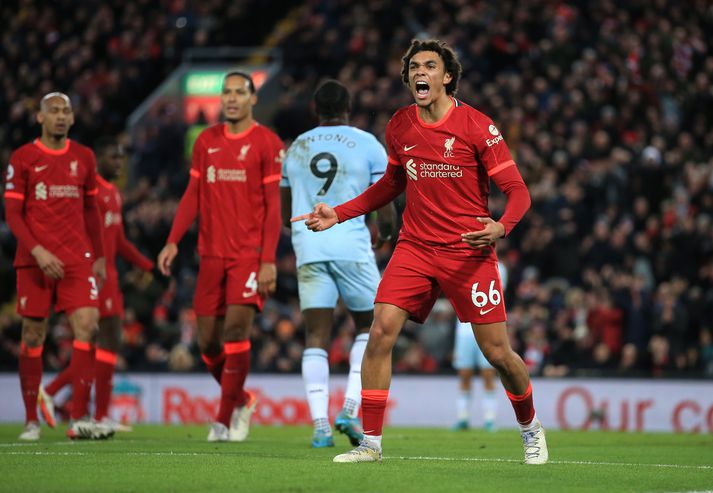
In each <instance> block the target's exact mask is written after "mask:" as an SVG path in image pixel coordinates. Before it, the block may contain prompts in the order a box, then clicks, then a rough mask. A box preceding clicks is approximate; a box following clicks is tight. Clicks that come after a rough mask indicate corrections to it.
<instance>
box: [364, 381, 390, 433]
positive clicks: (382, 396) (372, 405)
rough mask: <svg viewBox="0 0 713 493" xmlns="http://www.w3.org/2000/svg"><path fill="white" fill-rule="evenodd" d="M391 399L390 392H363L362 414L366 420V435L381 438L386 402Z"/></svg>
mask: <svg viewBox="0 0 713 493" xmlns="http://www.w3.org/2000/svg"><path fill="white" fill-rule="evenodd" d="M388 399H389V391H388V390H364V389H362V391H361V414H362V417H363V418H364V434H365V435H372V436H381V430H382V428H383V426H384V412H385V411H386V401H388Z"/></svg>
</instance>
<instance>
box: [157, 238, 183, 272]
mask: <svg viewBox="0 0 713 493" xmlns="http://www.w3.org/2000/svg"><path fill="white" fill-rule="evenodd" d="M176 255H178V245H176V244H175V243H166V246H164V247H163V249H162V250H161V252H160V253H159V254H158V260H157V261H156V263H157V264H158V270H159V271H160V272H161V274H163V275H164V276H170V275H171V264H173V261H174V260H175V259H176Z"/></svg>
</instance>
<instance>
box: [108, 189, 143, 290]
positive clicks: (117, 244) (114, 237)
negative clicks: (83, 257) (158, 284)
mask: <svg viewBox="0 0 713 493" xmlns="http://www.w3.org/2000/svg"><path fill="white" fill-rule="evenodd" d="M97 184H98V185H99V186H98V189H99V193H98V195H97V203H98V206H99V214H100V216H101V222H102V235H103V236H104V258H106V276H107V278H110V277H114V278H116V277H118V274H117V271H116V256H117V254H118V255H119V256H121V257H122V258H124V259H125V260H127V261H129V262H131V263H132V264H134V265H135V266H137V267H139V268H140V269H143V270H145V271H149V270H151V269H152V268H153V262H152V261H151V260H149V259H148V258H146V257H145V256H144V255H143V254H141V252H139V251H138V250H137V249H136V247H135V246H134V245H132V244H131V243H130V242H129V240H127V239H126V236H125V235H124V221H123V219H122V216H121V207H122V200H121V194H120V193H119V190H118V189H117V188H116V185H114V184H113V183H110V182H108V181H106V180H105V179H104V178H102V177H101V175H97Z"/></svg>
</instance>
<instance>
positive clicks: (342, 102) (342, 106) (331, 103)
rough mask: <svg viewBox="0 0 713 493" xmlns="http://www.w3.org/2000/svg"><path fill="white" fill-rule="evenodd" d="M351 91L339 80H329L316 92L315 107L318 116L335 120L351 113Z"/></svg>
mask: <svg viewBox="0 0 713 493" xmlns="http://www.w3.org/2000/svg"><path fill="white" fill-rule="evenodd" d="M349 99H350V98H349V91H348V90H347V88H346V87H344V85H343V84H342V83H341V82H339V81H338V80H334V79H328V80H325V81H324V82H322V83H321V84H320V85H319V87H317V90H316V91H314V106H315V111H316V112H317V116H318V117H321V118H335V117H338V116H342V115H343V114H344V113H349V110H350V107H351V103H350V100H349Z"/></svg>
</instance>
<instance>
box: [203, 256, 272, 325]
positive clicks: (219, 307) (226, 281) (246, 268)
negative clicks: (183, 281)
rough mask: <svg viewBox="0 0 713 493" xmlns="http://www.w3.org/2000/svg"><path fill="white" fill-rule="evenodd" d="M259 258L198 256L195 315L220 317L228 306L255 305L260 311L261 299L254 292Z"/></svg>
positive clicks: (262, 299)
mask: <svg viewBox="0 0 713 493" xmlns="http://www.w3.org/2000/svg"><path fill="white" fill-rule="evenodd" d="M259 269H260V258H259V257H257V256H255V257H243V258H240V259H233V258H222V257H201V261H200V266H199V269H198V280H197V281H196V292H195V295H194V297H193V309H194V310H195V312H196V315H201V316H222V315H225V308H226V306H227V305H255V306H256V307H257V309H258V310H262V306H263V304H264V302H265V300H264V298H263V297H262V296H260V295H259V294H258V292H257V274H258V270H259Z"/></svg>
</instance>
